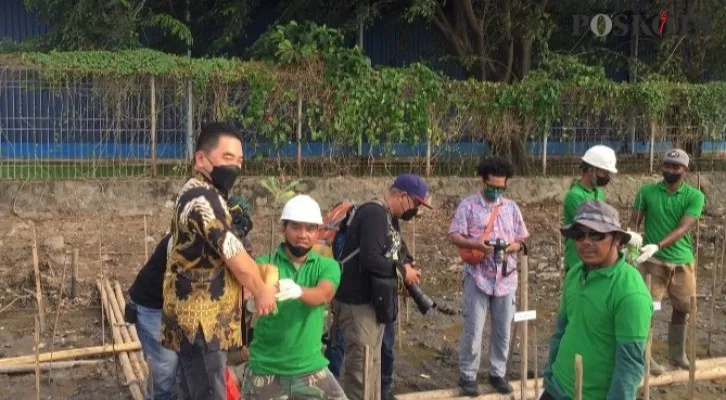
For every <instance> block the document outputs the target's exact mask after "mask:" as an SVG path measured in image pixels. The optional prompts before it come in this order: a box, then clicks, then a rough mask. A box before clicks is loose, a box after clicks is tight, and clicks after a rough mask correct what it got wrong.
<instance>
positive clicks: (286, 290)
mask: <svg viewBox="0 0 726 400" xmlns="http://www.w3.org/2000/svg"><path fill="white" fill-rule="evenodd" d="M278 284H279V286H280V291H279V292H277V294H276V295H275V297H277V301H284V300H292V299H299V298H300V296H302V288H301V287H300V286H299V285H298V284H297V283H295V281H293V280H292V279H280V281H279V282H278Z"/></svg>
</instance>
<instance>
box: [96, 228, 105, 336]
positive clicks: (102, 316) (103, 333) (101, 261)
mask: <svg viewBox="0 0 726 400" xmlns="http://www.w3.org/2000/svg"><path fill="white" fill-rule="evenodd" d="M98 268H100V269H101V279H104V273H103V257H102V256H101V235H98ZM99 293H100V292H99ZM101 344H103V345H104V346H105V345H106V310H105V307H104V306H103V303H101Z"/></svg>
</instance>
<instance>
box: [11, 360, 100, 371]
mask: <svg viewBox="0 0 726 400" xmlns="http://www.w3.org/2000/svg"><path fill="white" fill-rule="evenodd" d="M105 361H106V360H73V361H60V362H54V363H50V362H46V363H39V364H38V369H39V370H40V371H51V370H58V369H64V368H72V367H78V366H81V365H95V364H100V363H103V362H105ZM35 368H36V365H35V363H33V364H18V365H3V366H0V374H21V373H28V372H35Z"/></svg>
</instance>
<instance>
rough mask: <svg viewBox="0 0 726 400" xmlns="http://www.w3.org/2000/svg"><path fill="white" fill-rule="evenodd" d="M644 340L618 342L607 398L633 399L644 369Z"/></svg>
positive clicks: (612, 399)
mask: <svg viewBox="0 0 726 400" xmlns="http://www.w3.org/2000/svg"><path fill="white" fill-rule="evenodd" d="M644 353H645V342H644V341H643V342H631V343H618V344H617V345H616V349H615V368H613V377H612V381H611V383H610V390H609V391H608V395H607V400H616V399H634V398H635V397H636V394H637V391H638V386H639V385H640V380H641V379H642V378H643V373H644V370H645V357H644Z"/></svg>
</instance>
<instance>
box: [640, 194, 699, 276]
mask: <svg viewBox="0 0 726 400" xmlns="http://www.w3.org/2000/svg"><path fill="white" fill-rule="evenodd" d="M704 202H705V196H704V195H703V193H702V192H701V191H700V190H698V189H696V188H695V187H693V186H691V185H688V184H686V183H683V184H682V185H681V187H679V188H678V190H676V191H675V192H673V193H671V192H669V191H668V189H666V187H665V184H664V183H663V181H660V182H657V183H651V184H647V185H643V187H641V188H640V190H639V191H638V194H637V195H636V196H635V204H634V206H633V207H634V208H635V210H639V211H640V212H642V213H643V215H644V216H645V219H644V220H645V234H644V235H643V242H644V243H643V244H657V243H658V242H660V241H661V240H663V239H664V238H665V237H666V236H668V234H670V233H671V232H673V231H674V230H675V229H676V228H678V226H679V225H680V223H681V218H683V217H684V216H686V215H688V216H691V217H693V218H696V219H698V218H700V217H701V213H702V212H703V205H704ZM654 256H655V258H657V259H659V260H661V261H666V262H670V263H674V264H691V263H693V262H694V260H695V259H694V257H693V246H692V236H691V232H688V233H686V234H685V235H684V236H683V237H682V238H680V239H678V240H677V241H676V242H675V243H673V244H672V245H670V246H668V247H665V248H663V249H661V250H660V251H658V252H657V253H655V255H654Z"/></svg>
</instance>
